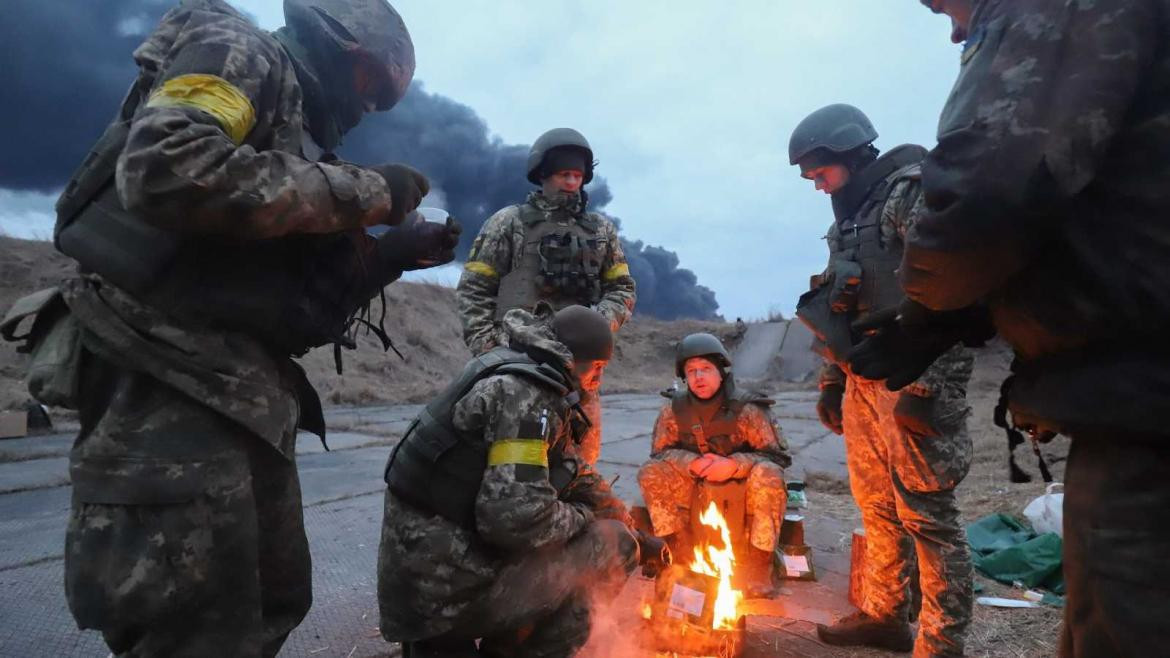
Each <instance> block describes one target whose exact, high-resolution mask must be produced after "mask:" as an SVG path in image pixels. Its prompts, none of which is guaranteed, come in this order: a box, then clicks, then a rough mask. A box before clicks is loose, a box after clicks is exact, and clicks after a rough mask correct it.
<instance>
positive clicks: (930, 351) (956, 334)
mask: <svg viewBox="0 0 1170 658" xmlns="http://www.w3.org/2000/svg"><path fill="white" fill-rule="evenodd" d="M989 327H990V325H989V323H988V321H987V315H986V313H985V312H984V311H983V309H979V308H976V307H972V308H970V309H962V310H959V311H947V312H935V311H931V310H929V309H927V308H926V307H924V306H922V305H921V304H918V303H917V302H914V301H911V300H909V299H907V300H904V301H903V302H902V304H901V305H899V306H898V308H896V309H895V308H891V309H886V310H883V311H878V312H876V313H873V314H871V315H869V316H868V317H866V318H865V319H863V320H859V321H858V322H854V323H853V330H854V331H855V332H857V333H860V334H864V335H866V336H867V338H865V340H863V341H861V342H860V343H859V344H858V345H857V346H855V347H854V348H853V349H852V350H850V351H849V354H848V355H847V356H846V359H847V360H848V361H849V367H850V369H851V370H852V372H853V374H855V375H857V376H858V377H862V378H864V379H872V380H883V379H884V380H886V388H888V389H890V390H891V391H897V390H899V389H901V388H904V387H905V386H907V385H909V384H911V383H912V382H914V381H915V380H916V379H918V378H919V377H921V376H922V373H924V372H926V369H927V368H929V367H930V364H932V363H934V362H935V360H937V359H938V357H940V356H942V355H943V353H944V352H946V351H947V350H949V349H950V348H951V347H952V346H954V345H955V344H956V343H959V342H960V341H962V342H965V343H968V344H976V343H978V342H980V341H982V340H987V338H989V337H990V336H989V335H988V333H987V332H988V329H989ZM991 332H992V335H993V334H994V330H993V329H992V330H991Z"/></svg>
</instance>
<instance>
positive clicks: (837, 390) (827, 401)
mask: <svg viewBox="0 0 1170 658" xmlns="http://www.w3.org/2000/svg"><path fill="white" fill-rule="evenodd" d="M844 397H845V387H844V386H841V385H840V384H832V385H829V386H826V387H824V388H822V389H821V397H820V399H818V400H817V415H818V416H820V417H821V424H822V425H824V426H825V427H826V428H827V429H828V430H829V431H830V432H832V433H833V434H844V433H845V426H844V424H843V423H842V420H841V419H842V418H843V416H842V414H841V401H842V399H843V398H844Z"/></svg>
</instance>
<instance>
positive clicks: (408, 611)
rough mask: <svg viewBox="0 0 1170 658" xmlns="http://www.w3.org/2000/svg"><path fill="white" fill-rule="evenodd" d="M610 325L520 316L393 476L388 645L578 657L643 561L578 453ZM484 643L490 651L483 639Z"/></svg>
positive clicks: (413, 439) (385, 603)
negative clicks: (608, 603)
mask: <svg viewBox="0 0 1170 658" xmlns="http://www.w3.org/2000/svg"><path fill="white" fill-rule="evenodd" d="M609 327H610V321H609V320H608V319H607V318H605V317H603V316H602V315H601V314H600V313H597V312H596V311H593V310H590V309H587V308H584V307H581V306H568V307H566V308H564V309H562V310H560V311H558V312H557V313H556V314H555V316H554V314H553V311H552V308H551V307H550V306H548V305H547V304H544V303H541V304H538V305H537V307H536V310H535V314H533V313H529V312H527V311H525V310H522V309H514V310H512V311H509V312H508V313H507V314H506V315H505V316H504V320H503V335H502V336H501V337H500V338H501V341H502V342H505V343H506V345H507V347H496V348H493V349H492V350H490V351H488V352H486V353H485V354H482V355H480V356H478V357H476V358H474V359H472V360H471V362H469V363H468V364H467V367H466V368H464V370H463V373H462V374H461V375H459V376H458V377H457V378H456V379H455V380H454V381H453V382H451V384H450V385H449V386H448V387H447V389H446V390H445V391H444V392H443V393H440V394H439V396H438V398H436V399H435V400H434V401H433V402H431V403H430V404H429V405H427V408H426V409H425V410H424V411H423V412H422V414H420V415H419V418H418V420H416V421H415V422H414V424H413V425H411V427H410V429H409V430H408V431H407V434H406V436H405V437H404V438H403V439H402V442H401V443H399V444H398V446H396V447H395V449H394V452H393V453H392V454H391V456H390V461H389V463H388V464H387V465H386V483H387V485H388V489H387V491H386V509H385V517H384V519H383V522H382V544H381V549H380V551H379V556H378V603H379V607H380V608H381V614H382V624H381V629H382V635H383V636H385V638H386V639H388V640H393V641H399V642H403V643H404V649H405V652H404V653H405V656H406V657H407V658H420V657H423V656H425V657H427V658H443V657H450V658H459V657H463V656H479V655H492V656H504V655H507V656H512V655H519V656H571V655H573V654H574V653H576V651H577V649H579V648H580V647H581V646H582V645H583V644H585V641H586V640H587V639H588V637H589V629H590V614H591V608H592V607H593V605H594V602H595V601H597V600H600V599H604V598H607V597H612V596H615V595H616V594H617V592H618V590H620V588H621V586H622V584H623V583H624V582H625V580H626V577H627V576H628V575H629V573H630V572H631V571H632V570H633V568H634V566H636V564H637V562H638V543H637V541H636V539H635V537H634V535H633V534H632V533H631V532H630V531H629V530H628V528H627V527H626V525H625V524H626V523H628V521H629V518H628V515H627V513H626V508H625V505H623V504H622V502H621V501H620V500H618V499H617V498H616V497H614V495H613V494H612V493H611V492H610V489H609V485H607V484H606V482H605V480H603V479H602V478H601V477H600V476H599V475H598V474H597V473H596V472H594V471H593V470H592V468H591V467H590V466H589V465H588V464H586V463H584V462H583V461H581V460H580V458H579V457H578V456H577V454H576V449H577V441H576V439H577V438H578V437H579V436H580V433H581V432H582V431H583V430H584V428H585V427H586V424H585V419H584V418H583V416H582V414H583V412H582V410H581V408H580V404H579V401H580V392H581V390H582V389H583V388H585V387H586V386H587V385H588V384H590V383H592V381H593V380H596V379H600V378H601V371H602V369H603V368H604V367H605V364H606V362H607V361H609V359H610V356H611V354H612V352H613V333H612V332H611V331H610V328H609ZM477 639H479V640H481V641H480V644H479V651H478V652H477V651H476V644H475V643H476V640H477Z"/></svg>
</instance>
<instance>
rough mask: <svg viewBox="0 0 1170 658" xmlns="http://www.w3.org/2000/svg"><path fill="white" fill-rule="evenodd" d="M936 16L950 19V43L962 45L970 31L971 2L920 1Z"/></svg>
mask: <svg viewBox="0 0 1170 658" xmlns="http://www.w3.org/2000/svg"><path fill="white" fill-rule="evenodd" d="M922 4H924V5H926V6H927V7H929V8H930V10H931V11H933V12H934V13H936V14H946V15H947V16H950V18H951V42H952V43H963V42H964V41H966V40H967V32H968V31H970V29H971V13H972V6H971V5H972V0H922Z"/></svg>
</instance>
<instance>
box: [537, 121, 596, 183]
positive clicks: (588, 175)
mask: <svg viewBox="0 0 1170 658" xmlns="http://www.w3.org/2000/svg"><path fill="white" fill-rule="evenodd" d="M556 148H574V149H580V150H581V151H583V152H584V155H585V182H586V183H588V182H589V181H591V180H593V165H594V162H593V147H592V146H590V145H589V140H587V139H585V136H584V135H582V134H581V133H579V132H577V131H576V130H573V129H572V128H553V129H552V130H550V131H548V132H546V133H544V134H543V135H541V136H540V137H537V138H536V141H535V142H533V143H532V148H531V149H530V150H529V151H528V180H529V182H531V183H532V184H533V185H540V166H541V165H542V164H543V163H544V158H545V156H547V155H548V152H549V151H551V150H553V149H556Z"/></svg>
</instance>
